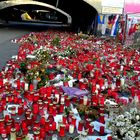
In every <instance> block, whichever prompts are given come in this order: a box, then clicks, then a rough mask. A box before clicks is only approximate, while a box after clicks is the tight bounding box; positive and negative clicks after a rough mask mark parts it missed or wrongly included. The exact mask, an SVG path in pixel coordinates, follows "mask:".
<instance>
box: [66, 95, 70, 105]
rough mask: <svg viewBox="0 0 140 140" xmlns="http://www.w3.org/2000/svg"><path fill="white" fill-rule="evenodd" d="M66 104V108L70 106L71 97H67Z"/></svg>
mask: <svg viewBox="0 0 140 140" xmlns="http://www.w3.org/2000/svg"><path fill="white" fill-rule="evenodd" d="M65 104H66V106H70V97H66V102H65Z"/></svg>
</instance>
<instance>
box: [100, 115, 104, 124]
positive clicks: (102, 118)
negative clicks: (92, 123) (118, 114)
mask: <svg viewBox="0 0 140 140" xmlns="http://www.w3.org/2000/svg"><path fill="white" fill-rule="evenodd" d="M99 122H100V123H103V124H104V123H105V118H104V114H102V113H101V114H100V117H99Z"/></svg>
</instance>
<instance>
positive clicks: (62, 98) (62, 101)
mask: <svg viewBox="0 0 140 140" xmlns="http://www.w3.org/2000/svg"><path fill="white" fill-rule="evenodd" d="M60 103H61V104H64V103H65V97H64V96H61V100H60Z"/></svg>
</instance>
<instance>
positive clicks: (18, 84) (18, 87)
mask: <svg viewBox="0 0 140 140" xmlns="http://www.w3.org/2000/svg"><path fill="white" fill-rule="evenodd" d="M17 90H20V80H17Z"/></svg>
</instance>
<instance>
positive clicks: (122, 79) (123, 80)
mask: <svg viewBox="0 0 140 140" xmlns="http://www.w3.org/2000/svg"><path fill="white" fill-rule="evenodd" d="M120 80H121V86H124V84H125V79H124V77H122V78H121V79H120Z"/></svg>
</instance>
